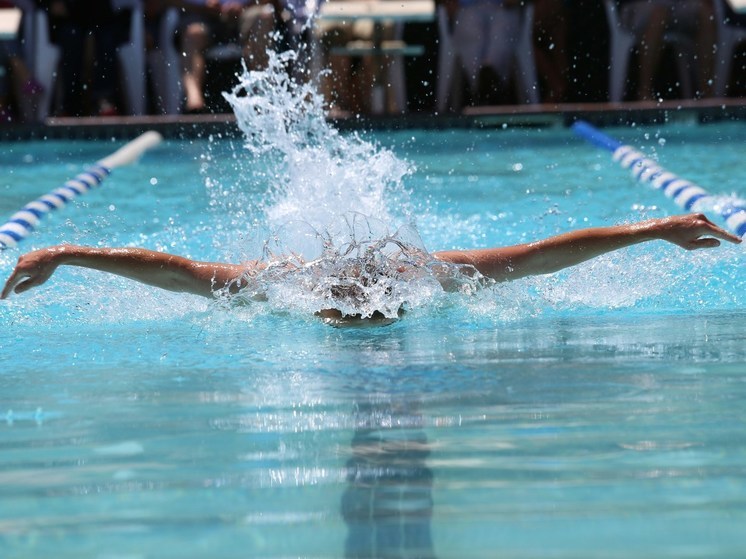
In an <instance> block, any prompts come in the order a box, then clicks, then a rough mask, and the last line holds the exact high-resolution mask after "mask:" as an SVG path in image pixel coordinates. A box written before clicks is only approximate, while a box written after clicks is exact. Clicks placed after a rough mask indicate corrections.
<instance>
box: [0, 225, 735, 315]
mask: <svg viewBox="0 0 746 559" xmlns="http://www.w3.org/2000/svg"><path fill="white" fill-rule="evenodd" d="M653 240H662V241H666V242H669V243H673V244H675V245H678V246H680V247H682V248H684V249H687V250H694V249H699V248H713V247H717V246H719V245H720V240H725V241H729V242H731V243H740V242H741V239H740V238H739V237H737V236H736V235H733V234H731V233H729V232H727V231H725V230H724V229H721V228H720V227H718V226H717V225H715V224H713V223H712V222H711V221H710V220H709V219H707V218H706V217H705V216H704V215H703V214H687V215H678V216H672V217H665V218H658V219H650V220H647V221H641V222H638V223H632V224H628V225H614V226H610V227H593V228H589V229H579V230H576V231H571V232H569V233H563V234H561V235H556V236H553V237H548V238H546V239H543V240H540V241H536V242H532V243H527V244H521V245H514V246H508V247H499V248H485V249H473V250H448V251H441V252H435V253H433V254H432V257H433V258H434V260H435V262H443V263H448V264H456V265H464V266H467V267H469V269H476V270H477V271H478V272H479V273H480V274H482V275H483V276H485V277H487V278H490V279H492V280H495V281H498V282H502V281H510V280H514V279H518V278H521V277H525V276H533V275H541V274H549V273H552V272H556V271H558V270H561V269H563V268H568V267H570V266H574V265H576V264H579V263H581V262H584V261H586V260H590V259H592V258H595V257H597V256H600V255H602V254H605V253H608V252H612V251H615V250H618V249H621V248H624V247H628V246H631V245H635V244H639V243H643V242H647V241H653ZM61 265H67V266H80V267H84V268H91V269H94V270H99V271H102V272H107V273H109V274H114V275H118V276H122V277H126V278H130V279H133V280H135V281H138V282H141V283H144V284H147V285H152V286H155V287H159V288H161V289H166V290H169V291H176V292H183V293H192V294H195V295H202V296H204V297H214V296H215V295H216V294H217V293H218V292H221V291H225V290H227V291H228V292H229V293H232V294H235V293H238V292H239V291H240V290H241V289H243V288H245V287H247V286H248V285H249V284H250V282H251V280H252V278H253V277H255V276H256V274H258V273H259V272H260V271H261V270H264V269H265V268H266V267H267V264H266V263H264V262H261V261H258V260H252V261H249V262H246V263H243V264H231V263H224V262H199V261H195V260H190V259H188V258H184V257H181V256H177V255H173V254H167V253H162V252H155V251H152V250H147V249H143V248H93V247H82V246H74V245H59V246H53V247H49V248H43V249H40V250H36V251H33V252H30V253H28V254H24V255H22V256H21V257H20V258H19V259H18V264H17V265H16V267H15V269H14V270H13V272H12V273H11V275H10V277H9V278H8V280H7V282H6V283H5V287H4V288H3V290H2V293H0V299H5V298H7V297H8V296H9V295H10V294H11V293H23V292H24V291H28V290H29V289H31V288H33V287H37V286H39V285H42V284H43V283H45V282H46V281H47V280H48V279H49V278H50V277H51V276H52V274H53V273H54V271H55V270H56V269H57V267H59V266H61ZM302 265H303V264H302V263H301V264H300V266H302ZM402 268H406V265H405V264H403V265H402ZM400 271H402V272H403V271H405V270H403V269H402V270H400ZM353 273H355V272H354V271H353ZM357 273H358V274H360V272H359V270H358V271H357ZM384 273H385V272H384ZM467 273H468V272H467ZM435 274H436V277H437V279H438V281H440V282H441V285H442V286H443V288H444V289H446V290H449V287H450V284H451V280H452V279H453V276H452V275H448V274H443V275H442V276H439V275H438V272H437V268H436V269H435ZM373 281H375V280H373ZM363 283H364V282H363ZM336 292H337V293H339V297H343V296H348V297H349V296H350V288H349V286H347V287H344V288H342V289H337V290H336ZM334 294H335V290H334V289H332V297H331V300H332V302H333V301H334ZM353 296H354V294H353ZM317 314H318V315H320V316H321V317H322V318H326V319H332V320H333V319H335V318H336V319H342V318H345V316H344V315H342V313H340V312H339V311H337V310H335V309H334V308H331V309H325V310H322V311H320V312H319V313H317Z"/></svg>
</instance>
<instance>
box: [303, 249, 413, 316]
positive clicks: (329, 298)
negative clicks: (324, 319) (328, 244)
mask: <svg viewBox="0 0 746 559" xmlns="http://www.w3.org/2000/svg"><path fill="white" fill-rule="evenodd" d="M376 260H377V259H367V258H355V259H348V260H345V261H342V262H338V263H337V265H336V266H335V269H334V270H332V271H331V272H330V273H328V274H326V275H325V276H324V277H323V278H322V280H321V281H320V282H319V283H318V285H317V286H316V288H315V289H314V290H315V291H316V292H317V293H319V294H320V295H322V296H323V297H324V299H325V301H326V303H327V304H328V305H329V307H328V308H329V309H334V310H336V311H337V312H339V313H340V315H341V316H343V317H344V316H348V317H359V318H375V317H378V318H386V317H389V318H392V315H393V316H394V317H395V316H396V315H397V314H398V312H399V309H400V308H401V302H399V303H396V302H395V301H394V299H395V297H394V293H395V282H396V281H397V277H396V276H397V272H396V268H392V266H391V265H390V263H388V262H385V261H376Z"/></svg>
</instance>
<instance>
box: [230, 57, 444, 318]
mask: <svg viewBox="0 0 746 559" xmlns="http://www.w3.org/2000/svg"><path fill="white" fill-rule="evenodd" d="M294 61H295V54H294V53H292V52H285V53H280V54H277V53H270V60H269V65H268V67H267V69H266V70H262V71H248V70H247V69H246V68H245V67H244V70H243V72H242V74H241V75H239V76H238V80H239V82H238V84H237V85H236V86H235V87H234V88H233V90H232V91H231V92H230V93H226V94H224V95H225V98H226V99H227V100H228V102H229V103H230V105H231V107H232V108H233V111H234V113H235V115H236V119H237V122H238V126H239V128H240V129H241V131H242V132H243V133H244V136H245V140H246V142H245V148H246V149H247V150H248V152H249V154H250V155H251V157H252V158H253V161H254V164H255V165H260V166H261V167H262V174H263V176H265V177H271V180H270V184H269V185H268V186H269V188H268V192H267V193H266V195H265V199H264V202H263V210H264V214H265V217H266V224H267V228H268V230H269V232H270V233H269V235H268V240H267V241H266V242H265V243H264V250H263V254H262V258H261V259H262V261H263V262H264V264H265V265H266V267H265V268H263V269H261V270H259V271H254V272H252V273H251V274H250V276H251V277H250V278H244V279H245V280H246V281H247V282H248V284H249V287H247V288H246V289H244V290H243V292H242V297H243V298H252V299H255V298H266V299H267V300H269V302H270V304H271V305H272V306H273V307H274V308H282V309H288V308H290V309H293V310H300V311H304V312H318V311H320V310H323V309H329V308H334V309H337V310H339V311H340V312H342V313H343V314H346V315H360V316H362V317H370V316H372V315H373V314H374V313H376V312H378V313H381V314H383V315H384V316H386V317H390V318H391V317H396V316H397V315H398V313H399V312H400V311H401V310H402V309H404V308H408V307H411V306H418V305H420V304H426V303H427V302H428V301H431V300H432V299H433V297H436V296H437V295H438V294H439V293H442V288H441V287H440V283H439V282H438V281H437V279H436V278H435V275H434V271H433V268H432V265H431V262H432V257H431V256H430V255H429V254H428V252H427V250H426V249H425V248H424V245H423V243H422V240H421V239H420V236H419V233H418V232H417V230H416V228H415V226H414V225H413V218H412V209H411V205H410V202H409V195H408V192H407V190H406V189H405V187H404V185H403V179H404V177H406V176H407V175H409V174H411V173H412V172H413V171H414V169H413V167H412V166H411V165H410V164H409V163H407V162H406V161H403V160H401V159H399V158H398V157H396V156H395V155H394V154H393V153H392V152H391V151H390V150H388V149H385V148H382V147H381V146H379V145H375V144H374V143H371V142H369V141H366V140H365V139H364V138H363V137H361V136H360V135H359V134H352V135H342V134H340V133H339V132H338V131H337V130H336V129H334V128H333V127H332V126H330V125H329V124H328V123H327V121H326V114H325V111H324V102H323V99H322V97H321V95H319V93H317V92H316V90H315V89H314V86H313V85H312V84H309V83H304V82H299V81H297V80H296V79H295V78H293V77H292V76H291V73H290V72H288V71H287V70H288V67H289V66H290V65H291V64H292V63H293V62H294ZM392 208H393V210H392Z"/></svg>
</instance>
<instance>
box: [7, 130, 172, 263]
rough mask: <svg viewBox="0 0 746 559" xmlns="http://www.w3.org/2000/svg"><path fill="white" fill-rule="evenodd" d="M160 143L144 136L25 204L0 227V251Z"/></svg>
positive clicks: (151, 135) (158, 137) (150, 134)
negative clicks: (45, 218)
mask: <svg viewBox="0 0 746 559" xmlns="http://www.w3.org/2000/svg"><path fill="white" fill-rule="evenodd" d="M162 141H163V137H162V136H161V135H160V134H159V133H158V132H155V131H152V130H151V131H149V132H145V133H144V134H142V135H140V136H138V137H137V138H135V139H134V140H132V141H131V142H129V143H127V144H125V145H124V146H122V147H121V148H119V149H118V150H117V151H115V152H114V153H112V154H111V155H109V156H107V157H104V158H103V159H101V160H100V161H98V162H96V163H95V164H94V165H92V166H91V167H89V168H87V169H86V170H85V171H84V172H82V173H80V174H79V175H78V176H76V177H75V178H74V179H70V180H69V181H67V182H66V183H65V184H63V185H62V186H60V187H59V188H56V189H54V190H52V191H51V192H49V193H48V194H45V195H44V196H40V197H39V198H37V199H36V200H33V201H32V202H29V203H28V204H26V205H25V206H24V207H23V208H21V209H20V210H19V211H17V212H16V213H14V214H13V215H12V216H10V219H8V221H7V222H6V223H5V224H4V225H3V226H2V227H0V250H5V249H8V248H11V247H14V246H16V245H17V244H18V243H19V242H20V241H22V240H23V239H24V238H26V237H27V236H28V235H29V234H30V233H31V232H32V231H33V230H34V228H35V227H36V226H37V225H38V224H39V221H41V219H42V218H43V217H44V216H45V215H46V214H48V213H49V212H51V211H54V210H58V209H60V208H63V207H64V206H66V205H67V204H68V203H69V202H70V201H71V200H73V199H74V198H76V197H77V196H80V195H81V194H85V193H86V192H88V191H89V190H93V189H94V188H96V187H98V186H99V185H100V184H101V182H102V181H103V180H104V179H105V178H106V177H108V176H109V174H111V172H112V171H113V170H114V169H116V168H117V167H121V166H122V165H127V164H129V163H132V162H134V161H136V160H137V159H139V158H140V156H141V155H142V154H143V153H145V151H147V150H148V149H150V148H152V147H154V146H157V145H158V144H159V143H161V142H162Z"/></svg>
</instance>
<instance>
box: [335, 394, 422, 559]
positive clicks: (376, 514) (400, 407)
mask: <svg viewBox="0 0 746 559" xmlns="http://www.w3.org/2000/svg"><path fill="white" fill-rule="evenodd" d="M417 408H418V405H417V403H416V402H413V401H411V400H396V399H393V398H391V397H387V398H379V399H374V398H368V399H367V400H364V401H360V402H358V403H356V404H355V406H354V409H353V417H354V419H355V432H354V435H353V437H352V442H351V451H352V456H351V458H350V459H349V460H348V462H347V464H346V470H347V483H348V485H347V489H346V490H345V492H344V494H343V496H342V504H341V512H342V517H343V518H344V520H345V523H346V524H347V528H348V530H347V539H346V541H345V557H348V558H360V557H402V558H404V557H407V558H409V557H419V558H432V557H435V551H434V549H433V542H432V534H431V525H430V521H431V518H432V513H433V498H432V485H433V472H432V470H431V469H430V468H428V467H427V463H426V459H427V456H428V455H429V454H430V444H429V442H428V440H427V436H426V435H425V432H424V431H423V430H422V420H421V416H420V415H419V412H418V411H417Z"/></svg>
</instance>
